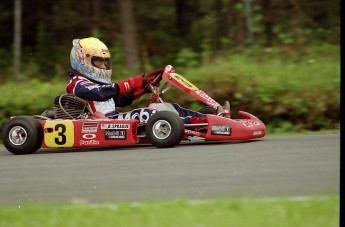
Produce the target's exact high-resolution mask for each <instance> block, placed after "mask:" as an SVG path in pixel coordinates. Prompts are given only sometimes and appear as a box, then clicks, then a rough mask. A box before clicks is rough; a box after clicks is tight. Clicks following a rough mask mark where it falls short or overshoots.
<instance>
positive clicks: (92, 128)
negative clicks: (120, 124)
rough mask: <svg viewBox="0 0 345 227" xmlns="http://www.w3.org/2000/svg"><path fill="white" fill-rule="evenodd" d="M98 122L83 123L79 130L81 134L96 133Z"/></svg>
mask: <svg viewBox="0 0 345 227" xmlns="http://www.w3.org/2000/svg"><path fill="white" fill-rule="evenodd" d="M97 128H98V122H84V123H83V127H82V129H81V132H82V133H93V132H97Z"/></svg>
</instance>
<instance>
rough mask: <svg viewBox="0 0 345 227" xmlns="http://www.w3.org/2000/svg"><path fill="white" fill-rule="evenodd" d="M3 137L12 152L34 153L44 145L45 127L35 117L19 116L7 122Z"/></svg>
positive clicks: (19, 153)
mask: <svg viewBox="0 0 345 227" xmlns="http://www.w3.org/2000/svg"><path fill="white" fill-rule="evenodd" d="M1 138H2V141H3V143H4V146H5V147H6V148H7V150H8V151H10V152H11V153H13V154H15V155H23V154H32V153H34V152H35V151H37V150H38V149H39V148H40V147H41V146H42V142H43V129H42V126H41V124H40V123H39V122H38V120H36V119H35V118H34V117H32V116H17V117H14V118H12V119H11V120H9V121H8V122H7V123H6V124H5V126H4V127H3V130H2V135H1Z"/></svg>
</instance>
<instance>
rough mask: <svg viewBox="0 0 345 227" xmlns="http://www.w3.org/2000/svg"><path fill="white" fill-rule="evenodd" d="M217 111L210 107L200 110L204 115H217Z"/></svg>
mask: <svg viewBox="0 0 345 227" xmlns="http://www.w3.org/2000/svg"><path fill="white" fill-rule="evenodd" d="M216 111H217V110H216V109H215V108H212V107H210V106H205V107H203V108H201V110H199V111H198V112H199V113H203V114H216Z"/></svg>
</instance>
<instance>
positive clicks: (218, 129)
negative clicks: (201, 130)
mask: <svg viewBox="0 0 345 227" xmlns="http://www.w3.org/2000/svg"><path fill="white" fill-rule="evenodd" d="M211 135H222V136H231V127H230V126H229V125H212V126H211Z"/></svg>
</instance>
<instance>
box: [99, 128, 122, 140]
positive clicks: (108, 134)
mask: <svg viewBox="0 0 345 227" xmlns="http://www.w3.org/2000/svg"><path fill="white" fill-rule="evenodd" d="M104 139H106V140H125V139H126V130H115V129H109V130H105V131H104Z"/></svg>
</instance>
